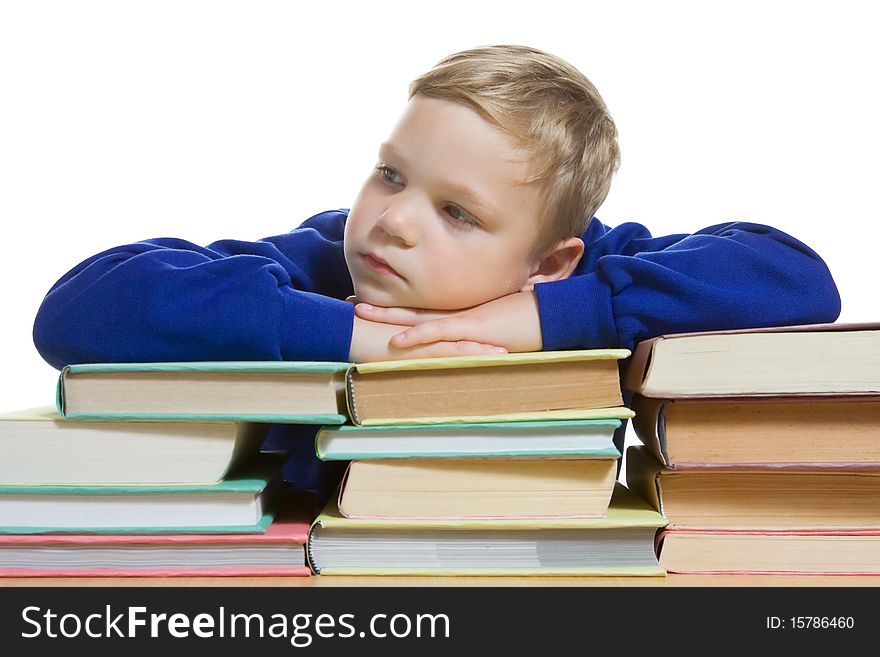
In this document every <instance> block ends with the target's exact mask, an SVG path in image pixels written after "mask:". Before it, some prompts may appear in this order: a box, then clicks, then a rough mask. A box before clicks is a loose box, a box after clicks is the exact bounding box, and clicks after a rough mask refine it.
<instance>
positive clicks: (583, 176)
mask: <svg viewBox="0 0 880 657" xmlns="http://www.w3.org/2000/svg"><path fill="white" fill-rule="evenodd" d="M417 94H418V95H421V96H426V97H431V98H440V99H445V100H451V101H453V102H457V103H461V104H464V105H466V106H468V107H470V108H471V109H474V110H475V111H477V112H478V113H479V114H480V115H481V116H483V117H484V118H485V119H487V120H488V121H490V122H491V123H493V124H495V125H497V126H498V127H500V128H501V129H502V130H505V131H506V132H508V133H509V134H511V135H512V136H514V137H515V138H517V139H518V140H519V141H520V142H521V143H522V144H523V145H524V146H525V148H526V149H527V150H528V152H529V153H530V154H532V155H533V156H534V157H535V161H536V162H535V163H536V165H537V170H536V172H535V174H534V175H533V176H531V177H530V178H529V179H528V181H526V182H540V183H541V184H542V185H543V189H542V194H543V197H542V200H543V202H544V216H543V217H540V219H541V220H542V224H543V225H544V226H545V229H544V230H543V231H542V233H541V238H540V239H539V243H538V244H536V245H535V248H534V250H533V255H534V256H536V257H537V256H540V255H543V253H544V252H545V251H546V250H547V249H548V248H550V247H551V246H552V245H554V244H556V243H557V242H559V241H560V240H564V239H567V238H569V237H576V236H577V237H579V236H580V235H581V234H582V233H583V231H584V230H586V227H587V224H589V222H590V219H591V218H592V217H593V214H594V213H595V212H596V210H597V209H598V208H599V206H600V205H602V202H603V201H604V200H605V197H606V196H607V195H608V189H609V187H610V186H611V177H612V176H613V175H614V172H615V171H616V170H617V167H618V165H619V164H620V151H619V149H618V146H617V128H616V127H615V125H614V121H612V119H611V116H610V115H609V113H608V109H607V108H606V107H605V102H604V101H603V100H602V97H601V96H600V95H599V92H598V91H597V90H596V87H594V86H593V84H592V83H591V82H590V81H589V80H588V79H587V78H586V77H585V76H584V74H583V73H581V72H580V71H578V70H577V69H576V68H575V67H573V66H571V65H570V64H568V63H567V62H565V61H563V60H562V59H560V58H558V57H555V56H553V55H550V54H548V53H546V52H543V51H541V50H537V49H535V48H529V47H526V46H486V47H482V48H474V49H472V50H465V51H463V52H459V53H455V54H453V55H450V56H449V57H446V58H444V59H443V60H441V61H440V62H439V63H438V64H437V65H436V66H434V68H432V69H431V70H430V71H428V72H427V73H425V74H424V75H422V76H420V77H418V78H416V79H415V80H413V82H412V83H411V84H410V87H409V97H410V98H412V97H413V96H415V95H417Z"/></svg>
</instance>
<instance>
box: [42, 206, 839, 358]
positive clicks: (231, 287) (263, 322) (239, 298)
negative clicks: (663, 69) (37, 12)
mask: <svg viewBox="0 0 880 657" xmlns="http://www.w3.org/2000/svg"><path fill="white" fill-rule="evenodd" d="M347 216H348V211H347V210H336V211H330V212H324V213H321V214H318V215H316V216H314V217H312V218H310V219H308V220H307V221H306V222H304V223H303V224H302V225H301V226H300V227H299V228H297V229H296V230H294V231H292V232H290V233H286V234H284V235H278V236H275V237H268V238H266V239H263V240H259V241H256V242H243V241H237V240H221V241H219V242H214V243H213V244H210V245H208V246H207V247H203V246H198V245H196V244H192V243H190V242H186V241H184V240H180V239H173V238H162V239H152V240H146V241H143V242H136V243H134V244H129V245H126V246H119V247H116V248H113V249H109V250H107V251H104V252H102V253H99V254H97V255H95V256H93V257H91V258H89V259H88V260H86V261H85V262H83V263H81V264H79V265H77V266H76V267H74V268H73V269H72V270H71V271H69V272H68V273H67V274H65V275H64V276H63V277H62V278H61V280H59V281H58V282H57V283H56V284H55V285H54V286H53V287H52V289H51V290H50V291H49V293H48V294H47V295H46V298H45V299H44V300H43V303H42V305H41V307H40V309H39V311H38V313H37V317H36V321H35V323H34V342H35V344H36V346H37V349H38V350H39V352H40V354H41V355H42V356H43V358H45V359H46V361H47V362H49V363H50V364H51V365H52V366H53V367H56V368H59V369H60V368H61V367H63V366H64V365H67V364H70V363H89V362H137V361H145V362H149V361H195V360H330V361H347V360H348V359H349V346H350V342H351V333H352V324H353V316H354V310H353V307H352V305H351V304H350V303H347V302H345V301H344V299H345V297H347V296H348V295H350V294H352V284H351V278H350V276H349V274H348V269H347V267H346V265H345V259H344V257H343V249H342V237H343V228H344V225H345V220H346V217H347ZM583 240H584V244H585V246H586V251H585V253H584V257H583V258H582V260H581V262H580V264H579V265H578V267H577V270H576V271H575V273H574V275H573V276H572V277H571V278H569V279H567V280H563V281H557V282H553V283H541V284H538V285H536V286H535V292H536V294H537V299H538V308H539V312H540V317H541V330H542V334H543V344H544V349H545V350H552V349H588V348H599V347H627V348H631V347H632V346H633V345H634V344H635V343H636V342H638V341H639V340H642V339H644V338H648V337H652V336H655V335H660V334H663V333H673V332H683V331H703V330H713V329H734V328H745V327H753V326H778V325H786V324H804V323H813V322H830V321H834V320H835V319H836V318H837V316H838V314H839V312H840V297H839V295H838V292H837V288H836V286H835V284H834V280H833V279H832V277H831V274H830V272H829V271H828V268H827V267H826V265H825V263H824V262H823V261H822V259H821V258H820V257H819V256H818V255H816V253H815V252H814V251H812V250H811V249H810V248H808V247H807V246H805V245H804V244H802V243H801V242H799V241H797V240H796V239H794V238H793V237H790V236H789V235H786V234H785V233H782V232H780V231H778V230H775V229H773V228H769V227H767V226H761V225H758V224H750V223H739V222H737V223H726V224H719V225H717V226H711V227H709V228H706V229H704V230H701V231H699V232H697V233H695V234H693V235H668V236H665V237H652V236H651V234H650V233H649V232H648V230H647V229H646V228H645V227H644V226H641V225H639V224H636V223H626V224H622V225H620V226H617V227H616V228H613V229H612V228H608V227H606V226H604V225H603V224H601V223H600V222H599V221H598V220H596V219H594V220H593V221H592V222H591V223H590V225H589V227H588V228H587V230H586V232H585V233H584V235H583Z"/></svg>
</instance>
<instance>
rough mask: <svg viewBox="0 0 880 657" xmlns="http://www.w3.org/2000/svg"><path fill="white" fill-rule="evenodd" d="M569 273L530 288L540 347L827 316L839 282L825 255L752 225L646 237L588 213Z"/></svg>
mask: <svg viewBox="0 0 880 657" xmlns="http://www.w3.org/2000/svg"><path fill="white" fill-rule="evenodd" d="M584 244H585V247H586V248H585V254H584V257H583V259H582V260H581V262H580V263H579V265H578V268H577V270H576V271H575V274H574V275H573V276H572V277H570V278H568V279H565V280H562V281H555V282H552V283H542V284H539V285H536V286H535V293H536V295H537V298H538V309H539V314H540V318H541V330H542V334H543V344H544V349H547V350H552V349H590V348H603V347H625V348H629V349H631V348H632V347H633V346H634V345H635V344H636V343H637V342H639V341H640V340H644V339H647V338H650V337H654V336H657V335H663V334H667V333H682V332H692V331H710V330H722V329H738V328H752V327H760V326H785V325H795V324H811V323H818V322H833V321H834V320H835V319H837V317H838V315H839V314H840V296H839V294H838V291H837V286H836V285H835V283H834V280H833V278H832V276H831V273H830V271H829V270H828V267H827V266H826V265H825V263H824V262H823V260H822V259H821V258H820V257H819V256H818V255H817V254H816V253H815V252H814V251H813V250H812V249H810V248H809V247H807V246H806V245H804V244H803V243H801V242H799V241H798V240H796V239H795V238H793V237H791V236H790V235H787V234H785V233H783V232H782V231H779V230H776V229H774V228H770V227H769V226H763V225H759V224H752V223H743V222H735V223H725V224H718V225H716V226H710V227H709V228H705V229H703V230H701V231H699V232H697V233H694V234H693V235H669V236H665V237H651V234H650V233H649V232H648V230H647V229H646V228H645V227H644V226H641V225H639V224H635V223H627V224H623V225H621V226H618V227H616V228H614V229H608V228H606V227H605V226H603V225H602V224H601V223H599V222H598V221H597V220H596V219H593V221H592V222H591V225H590V227H589V228H588V229H587V232H586V233H584Z"/></svg>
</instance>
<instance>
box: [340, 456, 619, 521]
mask: <svg viewBox="0 0 880 657" xmlns="http://www.w3.org/2000/svg"><path fill="white" fill-rule="evenodd" d="M618 457H619V453H617V451H616V450H615V456H609V457H603V458H592V459H582V458H477V459H474V458H467V459H459V458H444V459H433V458H412V459H369V460H365V461H352V462H351V463H350V464H349V466H348V470H347V471H346V473H345V477H344V479H343V480H342V483H341V485H340V488H339V512H340V513H341V514H342V515H344V516H346V517H349V518H377V517H379V518H521V517H533V518H557V517H563V518H567V517H591V516H592V517H596V516H602V515H604V514H605V511H606V510H607V508H608V502H609V500H610V498H611V493H612V490H613V488H614V482H615V479H616V476H617V458H618Z"/></svg>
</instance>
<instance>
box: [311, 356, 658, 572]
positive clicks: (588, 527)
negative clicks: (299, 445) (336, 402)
mask: <svg viewBox="0 0 880 657" xmlns="http://www.w3.org/2000/svg"><path fill="white" fill-rule="evenodd" d="M628 355H629V352H628V351H626V350H590V351H572V352H544V353H529V354H507V355H503V356H472V357H465V358H450V359H421V360H413V361H395V362H388V363H371V364H361V365H356V366H352V367H350V368H349V369H348V371H347V373H346V384H345V389H346V407H347V410H348V414H349V416H350V418H351V420H352V423H351V424H347V425H344V426H339V427H325V428H323V429H322V430H321V431H319V433H318V435H317V437H316V451H317V454H318V456H319V458H321V459H324V460H328V461H331V460H344V461H350V464H349V466H348V469H347V471H346V473H345V476H344V479H343V481H342V483H341V485H340V488H339V496H338V499H337V500H333V501H331V503H330V504H328V506H327V507H326V508H325V510H324V512H323V513H322V514H321V515H320V516H319V517H318V518H317V519H316V521H315V522H314V524H313V526H312V529H311V532H310V537H309V558H310V561H311V564H312V567H313V570H314V571H315V572H316V573H319V574H322V575H329V574H444V575H449V574H456V575H460V574H544V575H547V574H621V575H622V574H627V575H635V574H644V575H657V574H663V571H662V570H661V569H660V568H659V567H658V565H657V561H656V557H655V556H654V553H653V545H652V543H653V537H654V534H655V532H656V529H657V527H658V526H660V525H661V524H662V523H663V519H662V517H661V516H660V515H659V514H658V513H656V512H655V511H653V510H652V509H650V508H649V507H648V506H647V505H646V504H644V503H643V502H641V501H640V500H638V499H636V498H634V497H632V496H630V495H628V491H627V490H626V489H625V488H624V487H622V486H616V473H617V463H618V459H619V457H620V453H619V452H618V451H617V449H616V448H615V447H614V444H613V442H612V436H613V434H614V431H615V430H616V429H617V428H618V427H619V426H620V420H621V419H622V418H627V417H631V416H632V411H630V410H629V409H627V408H625V407H623V405H622V404H623V402H622V396H621V389H620V376H619V371H618V363H619V360H620V359H622V358H625V357H626V356H628Z"/></svg>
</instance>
